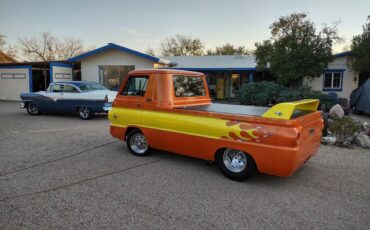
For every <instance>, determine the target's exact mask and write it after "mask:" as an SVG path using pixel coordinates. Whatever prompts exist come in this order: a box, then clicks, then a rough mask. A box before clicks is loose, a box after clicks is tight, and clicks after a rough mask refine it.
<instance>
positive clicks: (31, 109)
mask: <svg viewBox="0 0 370 230" xmlns="http://www.w3.org/2000/svg"><path fill="white" fill-rule="evenodd" d="M27 111H28V113H29V114H31V115H37V114H39V112H40V110H39V107H37V105H36V104H35V103H30V104H28V106H27Z"/></svg>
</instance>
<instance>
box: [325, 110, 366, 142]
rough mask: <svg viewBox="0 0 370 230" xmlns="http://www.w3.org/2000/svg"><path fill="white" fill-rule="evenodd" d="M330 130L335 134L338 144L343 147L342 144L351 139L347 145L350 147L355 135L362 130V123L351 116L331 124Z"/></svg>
mask: <svg viewBox="0 0 370 230" xmlns="http://www.w3.org/2000/svg"><path fill="white" fill-rule="evenodd" d="M329 130H330V131H331V132H333V133H334V134H335V136H336V138H337V143H338V144H340V145H342V143H344V142H346V141H347V140H348V139H350V141H349V142H348V144H346V145H349V144H350V142H351V141H352V139H353V138H354V135H355V133H357V132H359V131H360V130H361V123H359V122H357V121H355V120H354V119H353V118H351V117H349V116H344V117H342V118H339V119H337V120H334V122H332V123H330V124H329Z"/></svg>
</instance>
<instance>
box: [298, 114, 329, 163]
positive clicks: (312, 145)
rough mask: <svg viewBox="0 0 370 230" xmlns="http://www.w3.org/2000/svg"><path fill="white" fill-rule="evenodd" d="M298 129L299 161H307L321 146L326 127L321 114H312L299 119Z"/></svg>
mask: <svg viewBox="0 0 370 230" xmlns="http://www.w3.org/2000/svg"><path fill="white" fill-rule="evenodd" d="M296 120H298V122H299V124H300V125H299V127H298V129H299V130H300V131H299V133H300V136H299V139H298V149H299V153H300V154H299V160H300V161H306V160H307V158H308V156H309V155H310V154H312V153H313V152H316V150H317V148H318V147H319V146H320V143H321V138H322V129H323V127H324V123H323V120H322V118H321V113H320V112H314V113H310V114H307V115H304V116H301V117H299V118H296Z"/></svg>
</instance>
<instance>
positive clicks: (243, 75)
mask: <svg viewBox="0 0 370 230" xmlns="http://www.w3.org/2000/svg"><path fill="white" fill-rule="evenodd" d="M8 60H9V59H8ZM351 60H352V57H351V52H344V53H339V54H336V55H334V60H333V61H332V62H331V63H329V65H328V67H327V69H326V72H325V74H323V75H322V76H321V77H319V78H315V79H313V80H310V79H304V84H306V85H308V86H310V87H312V88H313V89H314V90H317V91H321V92H324V93H335V94H337V96H338V97H339V98H345V99H347V101H349V97H350V94H351V92H352V91H353V90H354V89H356V88H357V87H358V86H359V85H360V84H361V83H362V82H364V81H365V80H366V79H367V78H368V77H369V76H365V75H358V74H356V73H354V72H353V71H352V70H351V69H350V68H349V67H348V63H350V62H351ZM152 68H174V69H181V70H191V71H198V72H203V73H204V74H205V75H206V78H207V81H208V84H209V88H210V92H211V94H212V95H213V97H214V98H215V99H221V100H223V99H228V100H229V99H233V98H235V91H236V90H239V89H240V87H242V86H243V84H247V83H250V82H254V81H256V82H258V81H263V80H265V81H272V80H274V78H273V76H271V75H270V74H269V72H268V71H266V72H257V70H256V62H255V57H254V56H252V55H228V56H167V57H162V58H158V57H154V56H151V55H148V54H145V53H141V52H139V51H136V50H132V49H129V48H127V47H124V46H120V45H117V44H114V43H108V44H107V45H105V46H103V47H100V48H97V49H95V50H92V51H89V52H86V53H84V54H81V55H78V56H76V57H73V58H70V59H69V60H67V61H58V62H25V63H0V76H1V77H0V99H6V100H19V94H20V93H22V92H34V91H39V90H45V89H46V88H47V87H48V85H49V83H50V82H57V81H68V80H83V81H93V82H99V83H101V84H102V85H104V86H106V87H107V88H109V89H111V88H113V87H117V86H120V85H121V84H122V82H123V80H124V79H125V77H126V76H127V74H128V72H129V71H131V70H134V69H152Z"/></svg>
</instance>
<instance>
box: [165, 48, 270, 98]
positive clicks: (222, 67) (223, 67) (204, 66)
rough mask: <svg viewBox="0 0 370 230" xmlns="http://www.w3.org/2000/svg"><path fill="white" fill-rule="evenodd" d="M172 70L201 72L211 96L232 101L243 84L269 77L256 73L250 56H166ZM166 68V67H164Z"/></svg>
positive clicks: (253, 59)
mask: <svg viewBox="0 0 370 230" xmlns="http://www.w3.org/2000/svg"><path fill="white" fill-rule="evenodd" d="M163 59H166V60H169V61H171V67H170V68H173V69H180V70H190V71H197V72H202V73H204V74H205V75H206V78H207V82H208V85H209V89H210V92H211V94H213V96H214V98H216V99H221V100H222V99H233V98H235V91H236V90H239V89H240V87H241V86H242V85H243V84H247V83H249V82H253V81H261V80H268V79H269V76H268V74H266V76H264V73H259V72H257V71H256V62H255V58H254V56H252V55H227V56H219V55H218V56H166V57H163ZM164 68H167V67H164Z"/></svg>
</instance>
